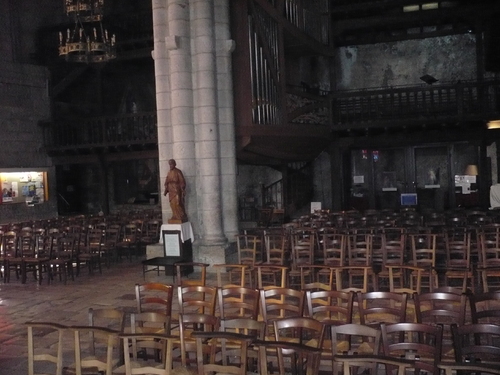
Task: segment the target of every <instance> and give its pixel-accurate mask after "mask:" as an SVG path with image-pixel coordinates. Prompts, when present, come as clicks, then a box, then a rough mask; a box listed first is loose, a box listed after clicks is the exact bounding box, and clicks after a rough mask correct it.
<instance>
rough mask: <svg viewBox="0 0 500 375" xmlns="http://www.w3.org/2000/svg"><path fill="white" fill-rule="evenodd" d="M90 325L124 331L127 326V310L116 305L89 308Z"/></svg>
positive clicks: (119, 331)
mask: <svg viewBox="0 0 500 375" xmlns="http://www.w3.org/2000/svg"><path fill="white" fill-rule="evenodd" d="M88 317H89V326H91V327H104V328H108V329H111V330H113V331H115V332H118V333H122V332H123V330H124V328H125V312H124V311H122V310H118V309H116V308H114V307H107V308H100V309H94V308H92V307H91V308H89V310H88Z"/></svg>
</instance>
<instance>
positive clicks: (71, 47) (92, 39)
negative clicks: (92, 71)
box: [59, 0, 116, 63]
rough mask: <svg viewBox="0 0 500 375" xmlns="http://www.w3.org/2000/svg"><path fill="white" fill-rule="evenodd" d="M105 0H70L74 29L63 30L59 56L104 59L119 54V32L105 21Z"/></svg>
mask: <svg viewBox="0 0 500 375" xmlns="http://www.w3.org/2000/svg"><path fill="white" fill-rule="evenodd" d="M103 5H104V0H66V1H65V4H64V6H65V10H66V14H67V15H68V17H70V18H71V19H72V20H73V22H74V27H73V29H69V28H68V29H67V30H66V32H59V56H62V57H64V58H65V59H66V60H67V61H72V62H84V63H94V62H104V61H108V60H111V59H114V58H115V57H116V47H115V44H116V40H115V35H114V34H113V35H112V36H111V37H110V36H109V34H108V30H106V29H104V27H103V25H102V18H103Z"/></svg>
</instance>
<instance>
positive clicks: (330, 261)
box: [323, 232, 347, 267]
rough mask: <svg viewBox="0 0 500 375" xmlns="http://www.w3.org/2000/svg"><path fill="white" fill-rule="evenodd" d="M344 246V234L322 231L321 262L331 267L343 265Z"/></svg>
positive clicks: (345, 238) (345, 243)
mask: <svg viewBox="0 0 500 375" xmlns="http://www.w3.org/2000/svg"><path fill="white" fill-rule="evenodd" d="M346 246H347V237H346V235H345V234H341V233H331V232H330V233H329V232H326V233H323V263H324V264H325V265H327V266H332V267H342V266H344V261H345V251H346Z"/></svg>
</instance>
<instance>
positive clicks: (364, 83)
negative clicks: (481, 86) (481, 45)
mask: <svg viewBox="0 0 500 375" xmlns="http://www.w3.org/2000/svg"><path fill="white" fill-rule="evenodd" d="M337 65H338V73H337V75H336V76H337V88H338V89H341V90H345V89H347V90H358V89H363V88H373V87H391V86H400V85H419V84H424V82H423V81H422V80H420V77H421V76H423V75H424V74H429V75H431V76H433V77H434V78H436V79H438V80H439V82H441V83H444V82H457V81H458V80H462V81H466V80H475V79H476V74H477V69H476V39H475V36H474V34H465V35H453V36H446V37H438V38H428V39H423V40H408V41H404V42H393V43H379V44H372V45H360V46H350V47H341V48H339V49H338V55H337Z"/></svg>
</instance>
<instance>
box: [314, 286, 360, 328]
mask: <svg viewBox="0 0 500 375" xmlns="http://www.w3.org/2000/svg"><path fill="white" fill-rule="evenodd" d="M306 302H307V316H309V317H311V318H314V319H316V320H318V321H320V322H323V323H325V324H331V325H339V324H350V323H352V315H353V303H354V293H353V292H341V291H336V290H319V291H310V290H308V291H306Z"/></svg>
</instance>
